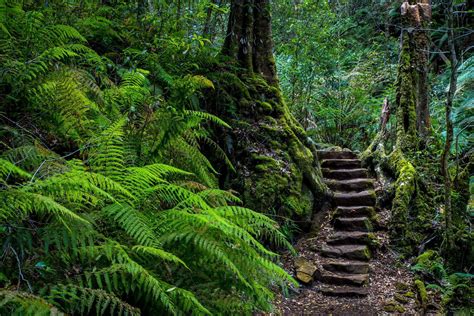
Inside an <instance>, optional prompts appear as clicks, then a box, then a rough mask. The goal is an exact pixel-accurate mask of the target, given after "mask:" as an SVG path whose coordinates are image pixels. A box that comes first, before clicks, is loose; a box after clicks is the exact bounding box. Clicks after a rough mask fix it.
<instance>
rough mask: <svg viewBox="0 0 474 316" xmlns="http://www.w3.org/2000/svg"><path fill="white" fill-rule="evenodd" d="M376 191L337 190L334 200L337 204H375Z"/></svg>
mask: <svg viewBox="0 0 474 316" xmlns="http://www.w3.org/2000/svg"><path fill="white" fill-rule="evenodd" d="M375 198H376V197H375V191H372V190H371V191H362V192H336V193H335V194H334V201H335V203H336V205H337V206H373V205H375Z"/></svg>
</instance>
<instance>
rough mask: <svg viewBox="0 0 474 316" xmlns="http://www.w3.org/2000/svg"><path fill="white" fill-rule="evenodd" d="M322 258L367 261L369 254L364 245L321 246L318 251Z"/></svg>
mask: <svg viewBox="0 0 474 316" xmlns="http://www.w3.org/2000/svg"><path fill="white" fill-rule="evenodd" d="M320 253H321V255H322V256H325V257H329V258H345V259H351V260H362V261H369V260H370V257H371V254H370V249H369V247H367V246H366V245H338V246H335V245H333V246H331V245H323V246H322V247H321V249H320Z"/></svg>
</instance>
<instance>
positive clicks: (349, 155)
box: [317, 150, 357, 160]
mask: <svg viewBox="0 0 474 316" xmlns="http://www.w3.org/2000/svg"><path fill="white" fill-rule="evenodd" d="M317 153H318V158H319V160H325V159H356V158H357V155H356V154H355V153H353V152H352V151H330V150H318V152H317Z"/></svg>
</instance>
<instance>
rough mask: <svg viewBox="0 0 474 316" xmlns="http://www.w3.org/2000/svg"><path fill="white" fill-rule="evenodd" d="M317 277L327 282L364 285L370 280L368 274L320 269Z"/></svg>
mask: <svg viewBox="0 0 474 316" xmlns="http://www.w3.org/2000/svg"><path fill="white" fill-rule="evenodd" d="M316 278H317V279H318V280H319V281H321V282H324V283H326V284H335V285H356V286H362V285H364V284H367V283H368V282H369V275H368V274H347V273H344V274H342V273H334V272H330V271H326V270H318V272H317V273H316Z"/></svg>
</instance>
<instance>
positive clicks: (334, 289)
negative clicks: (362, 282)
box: [319, 285, 369, 297]
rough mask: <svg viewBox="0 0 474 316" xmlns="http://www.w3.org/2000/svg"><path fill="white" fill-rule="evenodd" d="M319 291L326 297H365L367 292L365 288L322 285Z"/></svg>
mask: <svg viewBox="0 0 474 316" xmlns="http://www.w3.org/2000/svg"><path fill="white" fill-rule="evenodd" d="M319 291H320V292H321V293H323V294H325V295H328V296H348V297H356V296H367V295H368V294H369V291H368V290H367V288H365V287H354V286H327V285H323V286H321V287H320V288H319Z"/></svg>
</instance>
